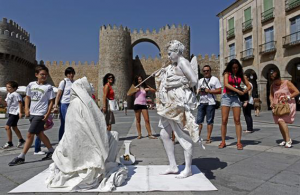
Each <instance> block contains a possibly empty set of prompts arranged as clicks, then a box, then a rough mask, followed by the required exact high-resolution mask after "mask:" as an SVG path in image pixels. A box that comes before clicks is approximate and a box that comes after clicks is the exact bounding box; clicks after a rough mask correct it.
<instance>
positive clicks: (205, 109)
mask: <svg viewBox="0 0 300 195" xmlns="http://www.w3.org/2000/svg"><path fill="white" fill-rule="evenodd" d="M205 116H206V123H207V124H208V125H211V124H214V118H215V105H208V104H203V103H200V105H199V106H198V114H197V121H196V123H197V124H202V123H203V122H204V117H205Z"/></svg>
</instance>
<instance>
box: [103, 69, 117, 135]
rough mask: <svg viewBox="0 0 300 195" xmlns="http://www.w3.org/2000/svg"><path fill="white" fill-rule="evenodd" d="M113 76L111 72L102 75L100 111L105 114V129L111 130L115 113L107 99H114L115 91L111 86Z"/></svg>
mask: <svg viewBox="0 0 300 195" xmlns="http://www.w3.org/2000/svg"><path fill="white" fill-rule="evenodd" d="M115 81H116V79H115V76H114V75H113V74H111V73H107V74H106V75H105V76H104V77H103V80H102V82H103V108H102V111H103V113H104V115H105V121H106V125H107V130H108V131H111V125H112V124H115V115H114V113H113V111H112V109H111V108H110V106H109V101H110V100H111V101H114V100H115V92H114V90H113V88H112V86H113V85H114V84H115Z"/></svg>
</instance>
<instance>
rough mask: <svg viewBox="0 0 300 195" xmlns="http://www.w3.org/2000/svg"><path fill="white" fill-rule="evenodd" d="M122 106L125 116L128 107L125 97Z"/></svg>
mask: <svg viewBox="0 0 300 195" xmlns="http://www.w3.org/2000/svg"><path fill="white" fill-rule="evenodd" d="M123 107H124V112H125V115H126V116H127V107H128V103H127V100H126V99H125V100H124V102H123Z"/></svg>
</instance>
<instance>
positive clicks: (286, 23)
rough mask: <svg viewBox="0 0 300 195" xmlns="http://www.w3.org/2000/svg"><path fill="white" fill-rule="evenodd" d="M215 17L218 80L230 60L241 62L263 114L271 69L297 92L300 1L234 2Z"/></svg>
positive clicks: (242, 0)
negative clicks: (218, 42) (218, 49)
mask: <svg viewBox="0 0 300 195" xmlns="http://www.w3.org/2000/svg"><path fill="white" fill-rule="evenodd" d="M217 16H218V17H219V34H220V77H222V72H223V70H224V68H225V66H226V64H227V63H228V62H229V61H230V60H231V59H233V58H236V59H238V60H240V62H241V64H242V65H243V69H244V72H245V73H246V74H247V75H249V76H250V82H251V83H253V85H254V94H253V95H254V96H259V97H260V99H261V100H262V102H263V103H262V109H264V110H266V109H268V108H269V99H268V96H269V93H270V82H269V79H268V78H269V73H270V71H271V70H272V69H278V70H279V71H280V73H281V77H282V78H283V79H288V80H290V81H292V82H293V83H294V84H295V85H296V87H297V88H298V89H300V0H237V1H235V2H234V3H233V4H232V5H230V6H229V7H227V8H226V9H225V10H223V11H222V12H220V13H219V14H218V15H217Z"/></svg>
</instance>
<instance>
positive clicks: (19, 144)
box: [17, 140, 25, 148]
mask: <svg viewBox="0 0 300 195" xmlns="http://www.w3.org/2000/svg"><path fill="white" fill-rule="evenodd" d="M24 143H25V140H22V141H19V142H18V145H17V147H18V148H20V147H22V146H23V145H24Z"/></svg>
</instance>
